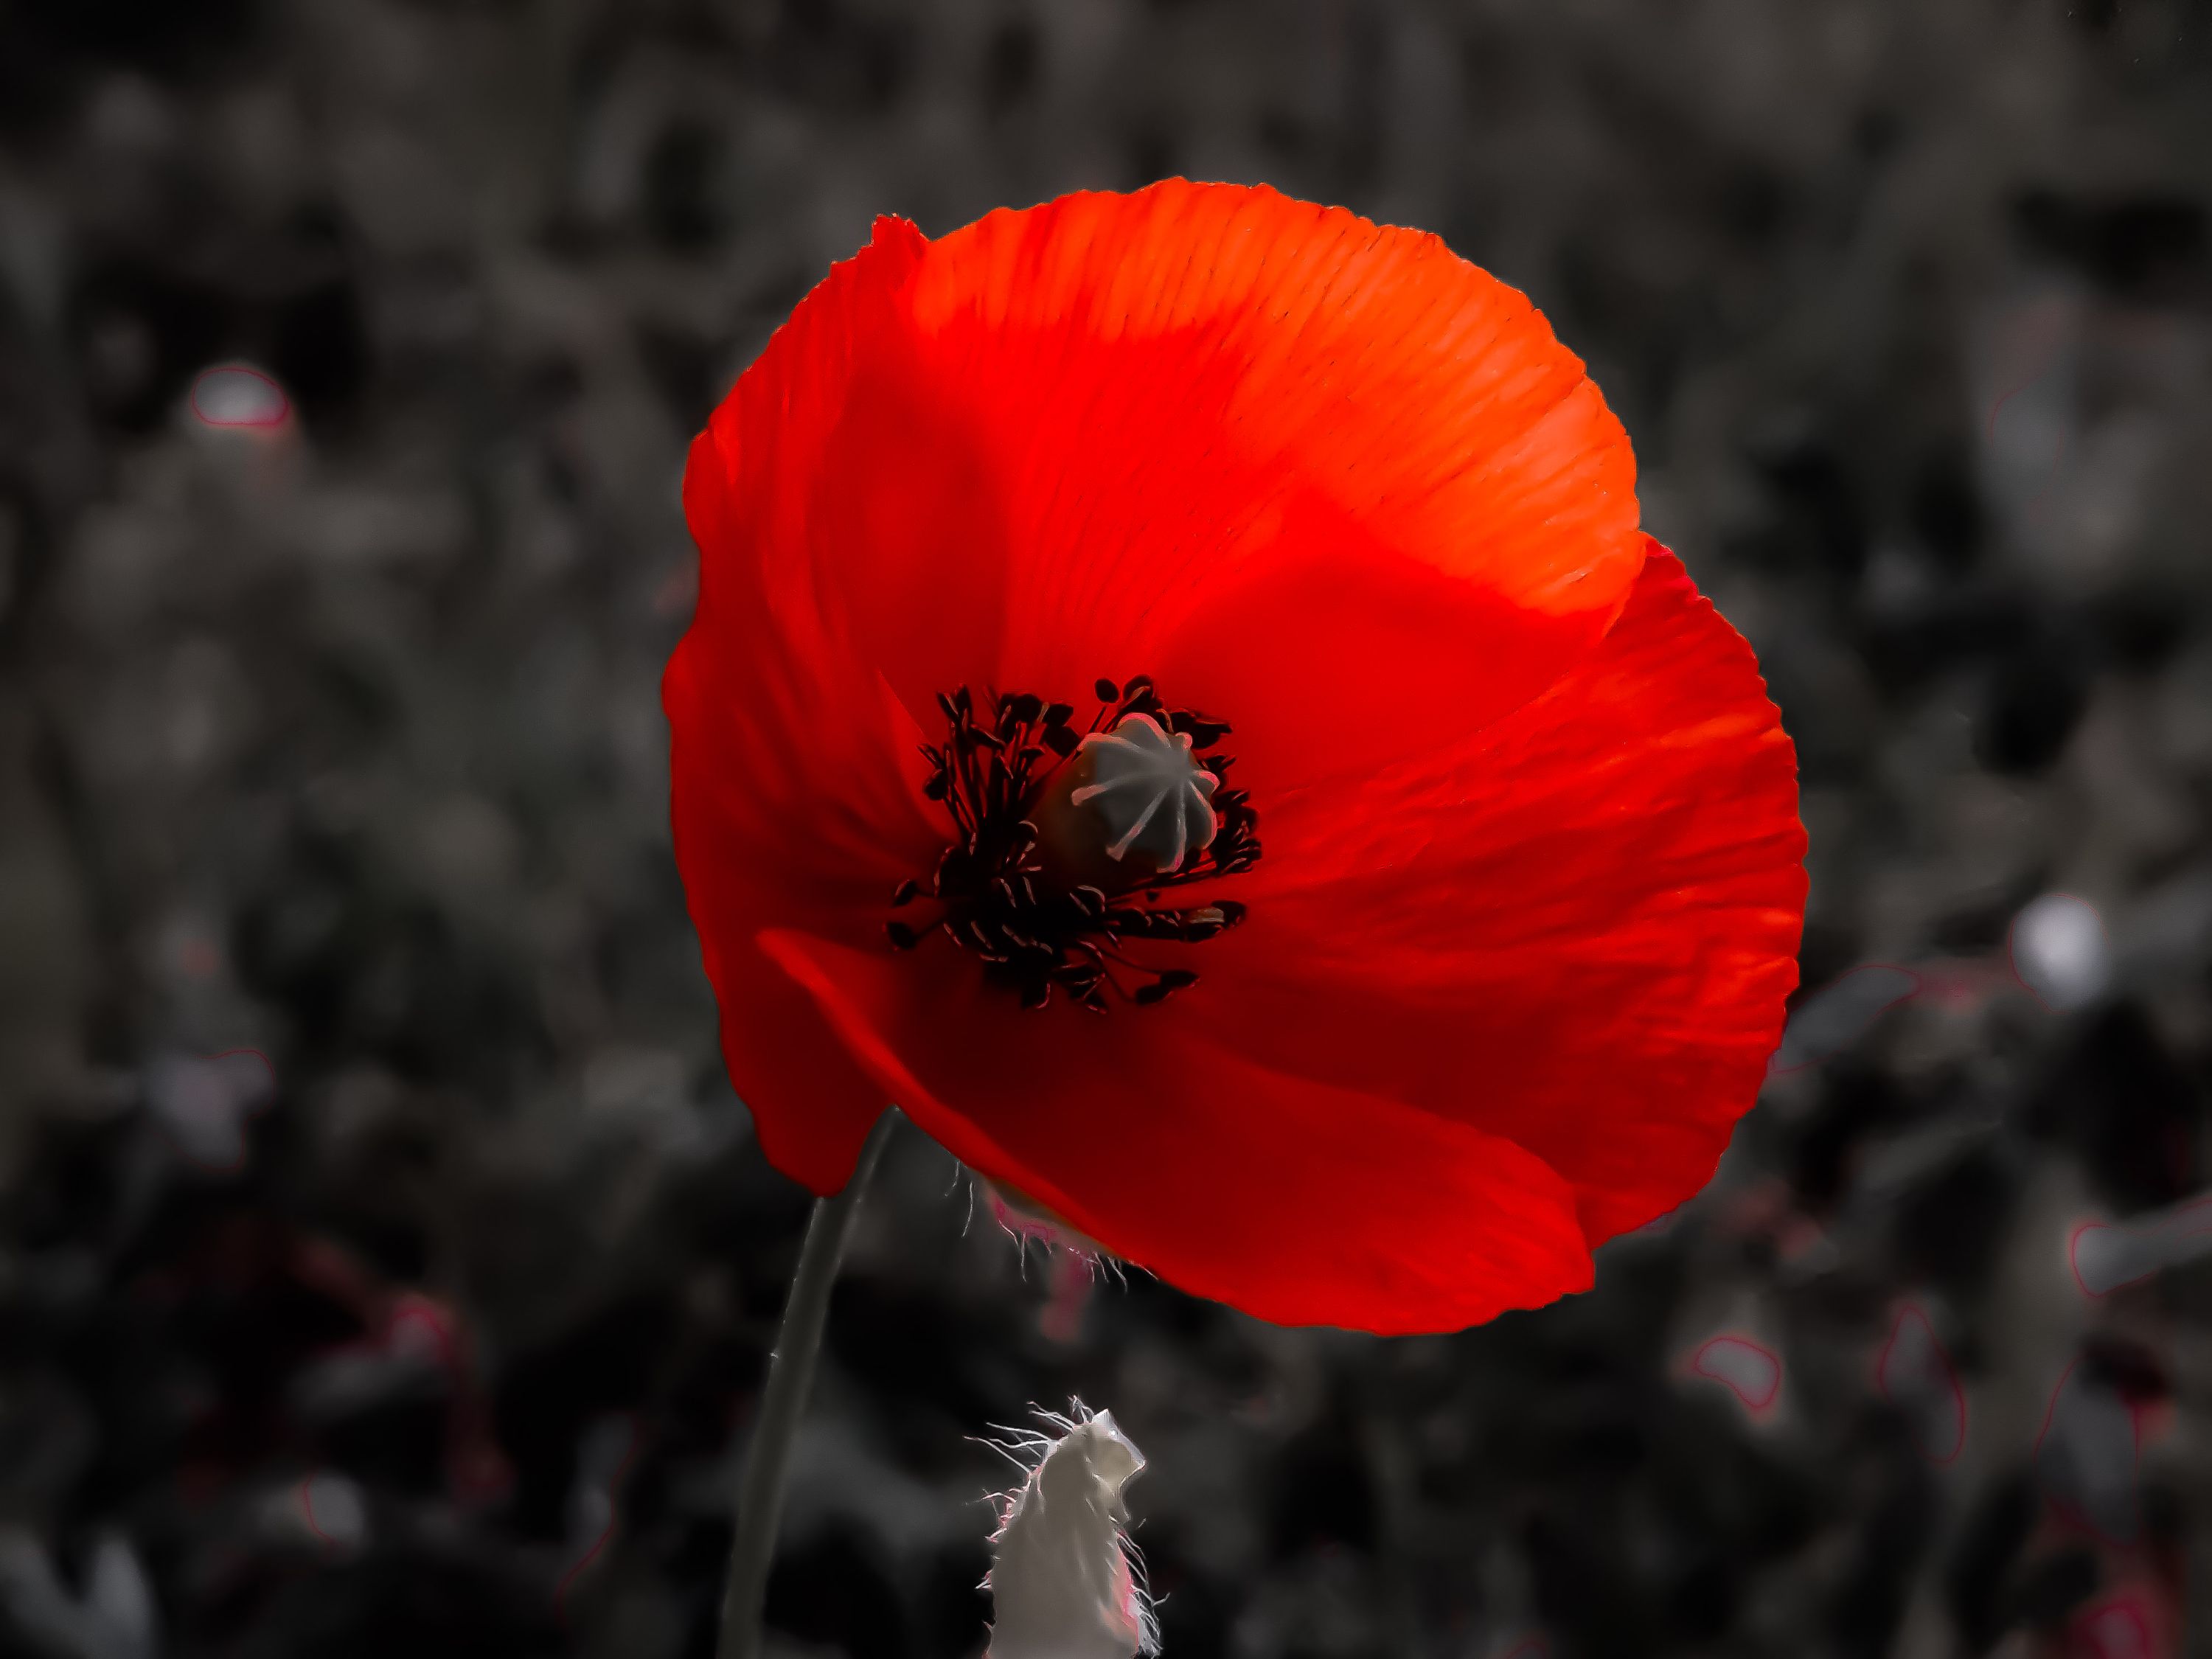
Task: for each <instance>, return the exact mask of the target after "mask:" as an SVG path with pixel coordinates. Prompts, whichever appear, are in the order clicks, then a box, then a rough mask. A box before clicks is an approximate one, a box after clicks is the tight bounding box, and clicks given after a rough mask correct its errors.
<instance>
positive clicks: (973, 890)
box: [885, 674, 1260, 1013]
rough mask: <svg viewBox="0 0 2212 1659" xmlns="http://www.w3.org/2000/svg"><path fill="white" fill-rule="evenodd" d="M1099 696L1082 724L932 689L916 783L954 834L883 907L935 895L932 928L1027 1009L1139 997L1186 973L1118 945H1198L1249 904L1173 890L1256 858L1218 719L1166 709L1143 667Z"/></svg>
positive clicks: (1246, 802) (1163, 990) (1019, 702)
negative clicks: (1140, 959) (1184, 898)
mask: <svg viewBox="0 0 2212 1659" xmlns="http://www.w3.org/2000/svg"><path fill="white" fill-rule="evenodd" d="M1096 690H1097V696H1098V701H1099V704H1100V707H1099V709H1098V711H1097V714H1095V715H1093V716H1092V718H1091V724H1090V726H1088V728H1086V729H1082V730H1079V729H1078V728H1077V727H1076V726H1075V725H1074V719H1075V706H1074V705H1073V703H1066V702H1051V703H1048V702H1046V701H1045V700H1044V699H1043V698H1042V697H1039V696H1033V695H1031V694H1030V693H1028V692H1019V693H994V694H992V695H991V696H990V697H989V699H988V702H987V707H982V708H979V707H978V705H977V703H976V702H975V698H974V697H973V696H970V695H969V690H968V688H967V687H966V686H964V685H963V686H962V687H960V688H959V689H958V690H955V691H951V692H940V693H939V695H938V699H937V702H938V707H939V708H941V709H943V710H944V711H945V723H946V726H947V732H946V736H945V742H944V743H943V744H941V745H940V744H924V745H923V748H922V753H923V755H924V756H926V757H927V758H928V761H929V764H930V768H931V770H930V776H929V781H928V783H927V785H926V786H925V787H924V789H923V793H925V794H927V796H928V797H929V799H932V800H933V801H937V802H939V803H940V804H941V805H943V806H944V808H945V812H946V814H947V816H948V817H951V820H952V829H953V839H952V841H951V844H950V845H948V846H947V847H946V848H945V851H944V854H942V855H941V856H940V857H939V860H938V861H937V868H936V869H935V871H933V872H932V873H931V875H930V877H929V878H928V879H927V881H926V882H925V881H921V880H915V881H908V882H903V883H902V884H900V886H899V889H898V890H897V891H896V893H894V894H893V895H892V896H891V906H892V908H894V909H902V908H905V907H906V906H907V905H908V904H910V903H912V902H915V900H916V899H920V898H923V897H924V896H927V898H929V899H932V900H934V901H935V902H936V903H937V904H938V905H939V908H940V909H941V912H942V914H941V915H939V917H938V919H937V921H936V924H935V925H936V927H937V928H938V929H939V930H940V931H942V932H943V933H945V936H946V937H947V938H949V939H951V940H953V941H954V942H955V943H956V944H957V945H960V946H961V947H962V948H963V949H964V950H967V951H973V952H974V953H975V955H976V956H977V957H980V958H981V960H982V963H983V969H984V972H985V974H986V975H987V977H989V978H990V979H991V980H992V981H994V982H996V983H999V984H1002V985H1004V986H1006V987H1008V988H1010V989H1012V991H1014V992H1016V993H1017V994H1018V995H1019V996H1020V998H1021V1000H1022V1004H1023V1006H1024V1007H1029V1008H1042V1007H1043V1006H1045V1005H1046V1004H1047V1003H1048V1002H1050V1001H1051V1000H1052V994H1053V991H1054V987H1058V988H1059V989H1060V991H1062V992H1063V993H1065V994H1066V995H1067V996H1068V997H1069V998H1070V999H1071V1000H1073V1001H1074V1002H1076V1003H1078V1004H1079V1005H1080V1006H1083V1007H1085V1008H1089V1009H1092V1010H1094V1011H1096V1012H1101V1013H1103V1012H1105V1010H1106V1008H1107V1007H1108V1006H1109V1001H1108V999H1109V997H1110V996H1120V997H1121V998H1123V999H1124V1000H1127V1001H1129V1002H1132V1003H1135V1004H1137V1005H1139V1006H1144V1005H1146V1004H1150V1003H1154V1002H1158V1001H1159V1000H1162V999H1163V998H1164V997H1166V996H1169V995H1170V994H1173V993H1175V992H1176V991H1179V990H1182V988H1183V987H1186V986H1189V985H1194V984H1195V983H1197V981H1198V975H1196V974H1194V973H1193V972H1192V971H1190V970H1189V969H1185V968H1156V967H1152V966H1147V965H1145V964H1141V963H1136V962H1133V961H1132V960H1130V958H1129V957H1128V955H1127V949H1126V947H1127V945H1129V944H1130V943H1131V942H1132V941H1135V940H1146V941H1150V940H1171V941H1174V942H1176V943H1179V944H1183V945H1197V944H1200V943H1202V942H1203V941H1205V940H1206V939H1212V938H1213V937H1214V936H1215V935H1216V934H1218V933H1220V932H1221V931H1222V930H1223V929H1225V928H1228V927H1235V926H1236V925H1237V923H1238V922H1240V921H1243V919H1244V907H1243V905H1241V904H1238V903H1237V902H1234V901H1233V900H1214V901H1212V902H1207V903H1202V904H1194V905H1177V904H1176V903H1175V902H1173V900H1172V899H1171V898H1170V895H1171V894H1173V893H1174V892H1175V890H1176V889H1178V888H1184V887H1188V886H1191V885H1193V884H1196V883H1199V882H1202V881H1211V880H1212V879H1214V878H1217V877H1220V876H1231V875H1235V874H1237V872H1240V871H1243V870H1249V869H1250V868H1251V867H1252V866H1253V865H1254V864H1255V863H1256V862H1257V861H1258V860H1259V857H1260V842H1259V837H1258V829H1259V823H1260V816H1259V814H1258V813H1257V812H1255V811H1253V810H1252V805H1251V802H1250V799H1249V797H1248V796H1247V795H1246V793H1245V792H1244V791H1243V790H1242V789H1236V788H1231V787H1229V784H1228V775H1229V768H1230V765H1231V759H1232V757H1230V756H1227V755H1221V754H1215V753H1213V752H1212V750H1213V748H1214V745H1215V744H1218V743H1219V742H1220V741H1221V739H1222V738H1225V737H1227V736H1228V735H1229V723H1228V722H1227V721H1226V720H1214V719H1212V718H1210V717H1208V716H1206V715H1204V714H1197V713H1195V712H1194V711H1193V710H1190V709H1188V708H1169V707H1168V706H1167V704H1165V703H1164V702H1162V701H1161V699H1160V696H1159V693H1158V691H1157V690H1154V689H1153V686H1152V680H1151V678H1150V677H1149V676H1146V675H1142V674H1140V675H1139V676H1138V677H1137V678H1134V679H1133V680H1131V681H1130V682H1129V683H1128V684H1127V685H1126V686H1116V685H1115V684H1114V682H1113V681H1111V680H1100V681H1099V682H1098V684H1097V688H1096ZM927 926H928V925H927V923H925V924H924V925H923V926H922V927H916V926H915V925H913V924H911V923H909V922H908V921H904V920H902V919H900V918H896V917H894V918H893V919H892V920H891V921H890V922H889V923H887V924H886V926H885V931H886V932H887V933H889V934H890V940H891V943H892V944H893V945H896V946H898V947H899V948H900V949H901V950H912V949H914V948H915V946H916V945H920V944H921V941H922V939H923V937H924V935H925V933H926V932H927Z"/></svg>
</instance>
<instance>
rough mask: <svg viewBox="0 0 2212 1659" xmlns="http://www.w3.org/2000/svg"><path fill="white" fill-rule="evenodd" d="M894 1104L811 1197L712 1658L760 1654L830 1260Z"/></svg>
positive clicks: (833, 1274) (750, 1459) (756, 1429)
mask: <svg viewBox="0 0 2212 1659" xmlns="http://www.w3.org/2000/svg"><path fill="white" fill-rule="evenodd" d="M898 1120H899V1114H898V1109H897V1108H896V1107H893V1108H892V1109H890V1110H889V1111H886V1112H885V1113H884V1115H882V1116H881V1117H879V1118H878V1119H877V1120H876V1127H874V1128H872V1129H871V1130H869V1131H868V1138H867V1140H866V1142H865V1143H864V1144H863V1145H862V1146H861V1148H860V1161H859V1162H858V1163H856V1164H854V1166H853V1178H852V1179H851V1180H850V1181H848V1182H846V1183H845V1188H844V1190H843V1191H842V1192H840V1193H837V1194H833V1195H832V1196H830V1197H829V1198H823V1199H817V1200H815V1203H814V1214H813V1217H812V1218H811V1219H810V1220H809V1221H808V1222H807V1224H806V1242H805V1244H803V1245H802V1246H800V1247H799V1267H798V1270H797V1271H796V1272H794V1273H793V1274H792V1276H791V1295H790V1297H789V1299H788V1300H787V1301H786V1303H785V1304H784V1309H783V1326H782V1328H781V1330H779V1331H778V1332H777V1333H776V1338H775V1354H774V1355H773V1356H771V1357H770V1358H769V1365H768V1387H767V1388H766V1389H763V1390H762V1393H761V1406H760V1418H759V1420H758V1421H757V1423H756V1424H755V1425H753V1438H752V1445H751V1448H750V1450H749V1451H748V1453H747V1455H746V1457H745V1475H744V1484H743V1485H741V1486H739V1487H738V1530H737V1536H736V1538H735V1539H733V1540H732V1541H731V1544H730V1576H729V1579H728V1582H727V1583H726V1584H724V1586H723V1589H722V1634H721V1639H720V1642H719V1643H717V1644H716V1645H715V1649H714V1653H715V1659H760V1650H761V1607H762V1605H763V1602H764V1601H766V1600H767V1597H768V1571H769V1563H770V1561H771V1560H773V1559H774V1558H775V1532H776V1522H778V1521H779V1520H780V1519H781V1516H782V1514H783V1488H784V1482H785V1480H786V1478H787V1476H788V1475H789V1474H790V1472H791V1448H792V1442H793V1438H794V1437H795V1435H796V1433H797V1431H798V1428H799V1413H800V1412H802V1411H803V1410H805V1406H806V1395H807V1391H808V1390H809V1389H811V1387H812V1386H813V1383H814V1362H815V1360H816V1359H817V1358H819V1357H820V1355H821V1352H822V1328H823V1325H825V1324H827V1323H828V1322H829V1290H830V1287H831V1286H832V1285H835V1284H836V1282H837V1263H838V1261H839V1260H840V1259H841V1258H842V1257H843V1255H844V1254H845V1242H846V1240H847V1239H848V1238H849V1237H852V1232H853V1220H854V1217H855V1216H856V1215H857V1214H859V1212H860V1193H861V1190H862V1189H863V1188H866V1186H867V1184H868V1176H870V1175H871V1174H872V1172H873V1171H874V1170H875V1167H876V1161H877V1159H878V1158H881V1157H882V1156H883V1151H884V1143H885V1142H886V1141H888V1140H890V1138H891V1131H892V1130H893V1129H895V1128H896V1127H898Z"/></svg>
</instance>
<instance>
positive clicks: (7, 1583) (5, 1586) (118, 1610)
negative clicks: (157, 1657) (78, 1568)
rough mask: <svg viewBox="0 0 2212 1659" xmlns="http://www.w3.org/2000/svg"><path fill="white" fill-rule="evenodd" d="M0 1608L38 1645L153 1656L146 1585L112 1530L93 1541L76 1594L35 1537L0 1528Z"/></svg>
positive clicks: (108, 1658) (128, 1657)
mask: <svg viewBox="0 0 2212 1659" xmlns="http://www.w3.org/2000/svg"><path fill="white" fill-rule="evenodd" d="M0 1607H4V1608H5V1610H6V1613H7V1616H8V1618H9V1621H10V1622H11V1623H13V1624H14V1625H15V1627H16V1628H17V1629H18V1630H20V1631H21V1632H24V1633H25V1634H27V1636H28V1637H29V1638H31V1640H32V1641H33V1644H36V1646H37V1650H38V1651H40V1652H58V1653H64V1654H73V1655H82V1656H84V1659H153V1655H154V1653H155V1648H156V1645H157V1643H156V1637H157V1632H156V1630H155V1604H154V1592H153V1589H152V1586H151V1585H149V1583H148V1582H147V1579H146V1570H145V1568H144V1567H143V1566H142V1565H139V1561H138V1553H137V1551H136V1550H134V1549H133V1548H131V1541H130V1540H129V1539H127V1538H125V1537H124V1536H123V1535H122V1534H120V1533H112V1532H111V1533H108V1534H105V1535H104V1536H103V1537H101V1539H100V1541H99V1543H98V1544H97V1545H96V1546H95V1547H94V1551H93V1557H92V1562H91V1565H90V1567H89V1569H88V1571H87V1572H86V1574H85V1585H84V1594H83V1595H82V1596H81V1597H79V1596H74V1595H70V1592H69V1590H68V1589H67V1588H66V1587H65V1586H64V1584H63V1583H62V1581H61V1577H60V1575H59V1574H58V1572H56V1571H55V1570H54V1561H53V1557H52V1555H51V1554H49V1553H47V1550H46V1545H45V1544H43V1543H42V1542H40V1541H39V1540H38V1539H37V1538H36V1537H34V1536H33V1535H32V1534H29V1533H28V1532H25V1531H21V1530H19V1529H14V1528H11V1529H10V1530H9V1531H8V1532H7V1533H5V1534H0ZM11 1651H12V1650H11Z"/></svg>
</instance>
